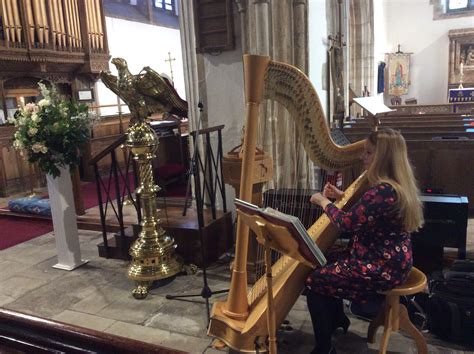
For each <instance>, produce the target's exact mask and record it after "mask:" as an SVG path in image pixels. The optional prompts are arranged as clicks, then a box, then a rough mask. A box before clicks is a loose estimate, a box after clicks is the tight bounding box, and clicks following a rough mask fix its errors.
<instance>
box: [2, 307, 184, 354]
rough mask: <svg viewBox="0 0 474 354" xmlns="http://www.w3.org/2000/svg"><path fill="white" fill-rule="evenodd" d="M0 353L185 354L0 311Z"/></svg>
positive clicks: (25, 315)
mask: <svg viewBox="0 0 474 354" xmlns="http://www.w3.org/2000/svg"><path fill="white" fill-rule="evenodd" d="M0 353H15V354H18V353H114V354H125V353H130V354H131V353H134V354H135V353H163V354H165V353H169V354H171V353H173V354H174V353H184V352H181V351H179V350H174V349H170V348H166V347H162V346H159V345H154V344H150V343H145V342H141V341H137V340H134V339H129V338H124V337H119V336H116V335H113V334H107V333H103V332H98V331H94V330H91V329H87V328H82V327H77V326H73V325H69V324H65V323H61V322H56V321H52V320H48V319H45V318H41V317H36V316H32V315H27V314H24V313H20V312H16V311H11V310H6V309H0Z"/></svg>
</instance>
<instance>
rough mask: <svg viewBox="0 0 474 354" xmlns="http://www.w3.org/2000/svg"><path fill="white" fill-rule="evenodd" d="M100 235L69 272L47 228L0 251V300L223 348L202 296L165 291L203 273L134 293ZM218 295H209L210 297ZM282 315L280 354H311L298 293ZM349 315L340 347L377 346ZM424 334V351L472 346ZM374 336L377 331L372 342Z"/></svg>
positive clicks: (190, 289) (110, 328)
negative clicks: (59, 262) (141, 295)
mask: <svg viewBox="0 0 474 354" xmlns="http://www.w3.org/2000/svg"><path fill="white" fill-rule="evenodd" d="M470 230H471V231H472V226H471V225H470ZM472 234H473V233H471V235H472ZM101 240H102V239H101V234H100V233H99V232H93V231H83V230H81V231H80V243H81V251H82V257H83V259H88V260H89V263H87V264H86V265H84V266H82V267H80V268H78V269H76V270H74V271H71V272H67V271H62V270H58V269H54V268H52V265H54V264H55V263H56V257H55V254H56V250H55V244H54V235H53V234H52V233H50V234H46V235H44V236H41V237H38V238H36V239H33V240H30V241H28V242H25V243H22V244H19V245H17V246H15V247H12V248H9V249H6V250H4V251H1V252H0V269H1V272H0V306H2V307H4V308H7V309H12V310H17V311H21V312H26V313H30V314H33V315H36V316H41V317H45V318H51V319H54V320H58V321H62V322H66V323H71V324H74V325H78V326H83V327H88V328H92V329H95V330H99V331H104V332H108V333H113V334H117V335H120V336H124V337H130V338H134V339H138V340H142V341H145V342H151V343H156V344H160V345H164V346H167V347H171V348H176V349H180V350H184V351H188V352H192V353H219V352H224V351H226V350H225V349H222V350H217V349H214V348H212V347H211V344H212V339H211V338H209V337H208V336H207V335H206V323H207V320H206V306H205V303H204V301H203V299H202V298H201V297H200V296H197V297H194V298H190V299H188V301H177V300H167V299H166V298H165V295H166V294H199V293H200V291H201V289H202V286H203V278H202V272H200V271H199V272H198V273H197V274H195V275H187V276H178V277H176V278H175V279H173V280H172V281H168V282H163V283H162V284H159V285H160V286H157V287H155V288H153V289H152V290H151V292H150V294H149V295H148V297H147V298H146V299H144V300H135V299H134V298H133V297H132V295H131V290H132V288H133V283H132V282H131V281H130V280H128V279H127V277H126V268H127V262H124V261H120V260H111V259H104V258H100V257H98V252H97V244H98V243H100V242H101ZM228 269H229V265H228V262H227V261H226V260H222V261H221V262H218V263H217V264H213V265H212V266H211V267H210V268H209V271H208V280H209V286H210V288H211V289H212V290H215V291H216V290H221V289H225V288H226V287H228V285H229V271H228ZM223 297H225V295H219V296H217V295H216V296H213V297H212V298H211V302H212V301H215V300H217V299H220V298H223ZM288 320H289V321H290V324H291V326H292V328H293V330H290V331H285V332H279V334H278V337H279V353H309V352H310V350H311V348H312V346H313V337H312V333H311V322H310V318H309V315H308V313H307V310H306V305H305V301H304V297H300V299H299V300H298V301H297V303H296V304H295V306H294V307H293V309H292V311H291V312H290V314H289V316H288ZM351 321H352V324H351V326H350V329H349V332H348V333H347V334H343V333H342V332H341V333H337V335H336V337H335V346H336V349H337V351H338V353H377V352H378V347H377V344H374V345H372V344H370V345H368V344H367V343H366V340H365V338H366V333H367V327H368V323H367V322H364V321H362V320H358V319H356V318H354V317H353V316H351ZM425 335H426V338H427V341H428V347H429V352H430V353H468V352H469V353H474V352H472V351H467V349H466V348H462V347H458V346H455V345H453V344H449V343H446V342H442V341H440V340H438V339H436V338H434V337H433V336H431V335H430V334H429V333H425ZM380 336H381V334H380V331H379V334H378V337H377V338H378V341H380ZM389 352H390V353H412V352H413V353H414V352H416V348H415V346H414V342H413V341H412V340H411V339H409V338H407V337H404V336H403V335H401V334H394V335H392V337H391V340H390V343H389Z"/></svg>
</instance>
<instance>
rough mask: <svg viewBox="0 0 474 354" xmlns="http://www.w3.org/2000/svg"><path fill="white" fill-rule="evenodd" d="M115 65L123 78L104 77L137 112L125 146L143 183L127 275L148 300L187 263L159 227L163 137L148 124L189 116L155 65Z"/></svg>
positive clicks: (137, 293)
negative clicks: (167, 116)
mask: <svg viewBox="0 0 474 354" xmlns="http://www.w3.org/2000/svg"><path fill="white" fill-rule="evenodd" d="M112 64H114V65H115V66H116V68H117V70H118V77H117V76H114V75H112V74H110V73H108V72H101V74H100V77H101V79H102V81H103V82H104V84H105V85H106V86H107V87H108V88H109V89H111V90H112V91H113V92H114V93H115V94H117V96H119V97H120V98H121V99H122V100H123V101H124V102H125V103H126V104H127V105H128V107H129V108H130V112H131V114H132V120H131V121H130V127H129V128H128V131H127V140H126V146H127V147H128V148H130V150H131V152H132V154H133V158H134V160H135V161H136V162H137V164H138V169H139V171H138V172H139V179H140V185H139V186H138V189H137V191H136V193H137V194H138V195H139V197H140V201H141V203H140V204H141V209H142V216H143V217H142V221H141V223H140V226H141V231H140V234H139V236H138V239H137V240H136V241H135V242H134V243H133V245H132V246H131V247H130V251H129V252H130V255H131V256H132V261H131V263H130V265H129V267H128V277H129V278H130V279H132V280H134V281H135V288H134V289H133V291H132V294H133V296H134V297H135V298H136V299H143V298H145V297H146V296H147V295H148V289H149V287H150V286H151V284H152V283H153V281H155V280H159V279H164V278H168V277H171V276H173V275H175V274H177V273H179V272H180V271H182V270H183V263H182V261H181V260H180V259H179V258H178V257H177V255H176V253H175V248H176V245H175V243H174V240H173V238H172V237H170V236H169V235H166V232H165V231H164V230H163V228H162V227H161V226H160V223H161V221H160V219H159V217H158V209H157V200H156V193H157V192H158V191H159V190H160V188H159V187H158V185H156V184H155V182H154V179H153V173H152V172H153V171H152V160H153V159H154V158H155V157H156V155H155V153H156V151H157V149H158V138H157V136H156V133H155V132H154V131H153V130H152V129H151V128H150V126H149V125H148V124H147V123H146V118H147V117H148V116H150V115H151V114H153V113H162V112H170V113H173V114H177V115H179V116H186V117H187V113H188V104H187V102H186V101H184V100H182V99H181V98H180V97H179V95H178V93H177V92H176V90H175V89H174V88H173V86H172V85H171V84H170V82H169V81H168V80H167V79H166V78H164V77H162V76H160V75H159V74H158V73H157V72H155V71H154V70H152V69H151V68H149V67H145V68H143V70H142V71H141V72H140V73H139V74H138V75H132V74H131V73H130V71H129V70H128V67H127V62H126V61H125V60H124V59H121V58H114V59H112Z"/></svg>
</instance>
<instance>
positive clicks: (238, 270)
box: [224, 55, 270, 319]
mask: <svg viewBox="0 0 474 354" xmlns="http://www.w3.org/2000/svg"><path fill="white" fill-rule="evenodd" d="M269 62H270V58H269V57H268V56H257V55H252V56H250V55H245V56H244V80H245V101H246V108H245V134H244V145H243V150H244V154H243V157H242V172H241V184H240V194H239V195H240V199H242V200H244V201H248V202H250V201H251V200H252V188H253V182H252V177H253V165H254V163H253V162H254V160H255V148H256V145H257V130H258V116H259V108H260V103H261V101H262V97H263V90H264V86H265V80H264V78H265V73H266V68H267V66H268V63H269ZM248 242H249V229H248V226H246V225H245V224H244V223H243V222H242V221H241V219H240V217H239V218H238V219H237V240H236V245H235V263H234V268H233V269H232V280H231V283H230V291H229V298H228V299H227V304H226V308H225V310H224V313H225V314H226V315H227V316H229V317H232V318H235V319H244V318H246V317H247V316H248V302H247V267H246V265H247V252H248Z"/></svg>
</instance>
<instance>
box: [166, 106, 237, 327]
mask: <svg viewBox="0 0 474 354" xmlns="http://www.w3.org/2000/svg"><path fill="white" fill-rule="evenodd" d="M198 107H199V119H198V125H197V129H196V131H195V135H194V150H193V156H192V158H191V161H190V166H189V172H188V183H187V186H186V199H185V201H184V210H183V216H186V211H187V204H188V197H189V194H190V193H189V192H190V190H191V178H192V176H195V177H196V178H198V180H199V176H198V175H197V174H198V173H199V172H198V169H197V161H196V160H197V157H198V148H197V146H198V140H199V130H200V127H201V122H202V110H203V107H204V106H203V104H202V102H201V101H199V103H198ZM196 189H198V190H197V191H196V193H195V194H196V205H197V209H198V211H197V213H198V224H199V243H200V246H201V258H202V277H203V287H202V290H201V293H199V294H188V295H169V294H168V295H166V298H167V299H168V300H180V299H183V298H189V297H196V296H201V297H202V298H204V300H205V302H206V311H207V312H206V314H207V323H209V320H210V310H209V298H210V297H211V296H212V295H214V294H222V293H226V292H228V291H229V289H225V290H218V291H212V290H211V288H210V287H209V284H208V281H207V261H206V259H207V258H206V256H207V254H206V253H207V252H206V242H205V240H204V236H203V232H202V228H203V226H204V220H203V219H204V218H203V216H202V208H203V204H204V203H203V201H202V200H201V195H200V194H201V192H200V190H201V188H200V187H196ZM199 208H201V210H199Z"/></svg>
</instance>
